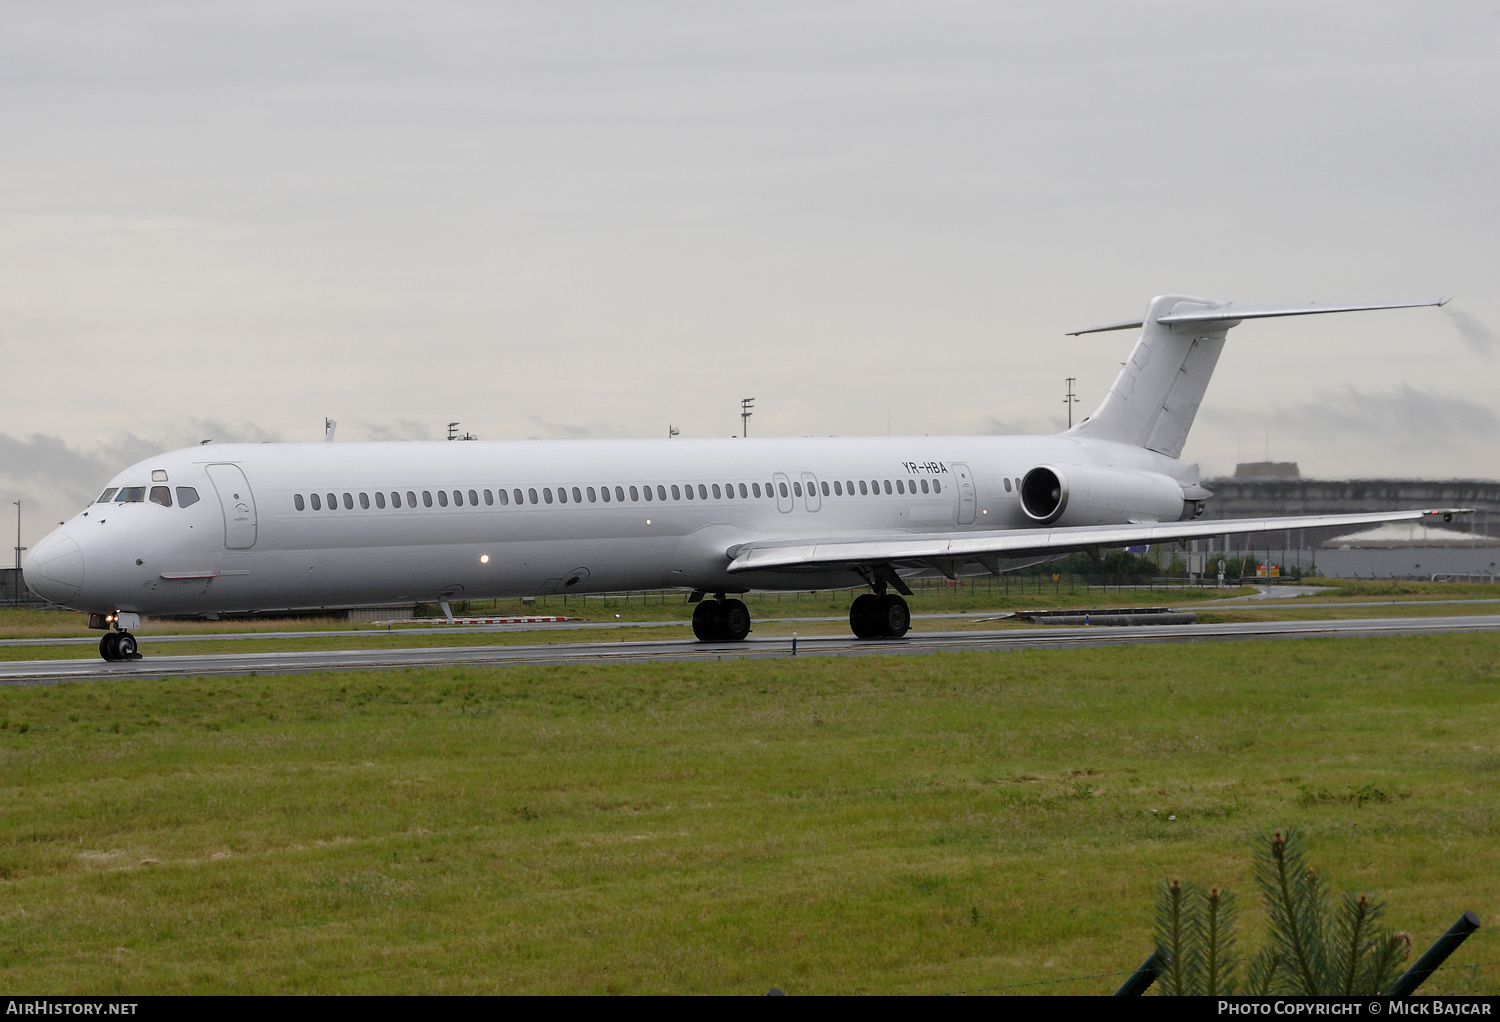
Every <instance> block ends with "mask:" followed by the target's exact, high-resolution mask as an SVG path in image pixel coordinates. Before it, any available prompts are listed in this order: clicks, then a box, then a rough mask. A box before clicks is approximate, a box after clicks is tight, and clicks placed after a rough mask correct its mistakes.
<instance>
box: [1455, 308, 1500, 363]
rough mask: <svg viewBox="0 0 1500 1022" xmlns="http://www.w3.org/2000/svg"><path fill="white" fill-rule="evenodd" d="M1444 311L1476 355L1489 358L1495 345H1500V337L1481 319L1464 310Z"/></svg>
mask: <svg viewBox="0 0 1500 1022" xmlns="http://www.w3.org/2000/svg"><path fill="white" fill-rule="evenodd" d="M1443 311H1444V312H1446V313H1447V314H1448V318H1449V319H1451V320H1453V325H1454V326H1456V327H1458V332H1459V333H1460V334H1461V335H1462V336H1463V339H1464V344H1466V345H1468V347H1469V350H1470V351H1472V352H1474V354H1476V355H1486V356H1488V355H1489V353H1490V351H1491V350H1492V349H1493V348H1494V347H1495V345H1496V344H1497V343H1500V336H1496V334H1495V331H1493V330H1491V329H1490V328H1489V327H1487V326H1485V325H1484V323H1482V322H1481V321H1480V320H1479V317H1477V316H1475V315H1472V314H1471V313H1467V312H1464V311H1463V310H1462V309H1449V308H1445V309H1443Z"/></svg>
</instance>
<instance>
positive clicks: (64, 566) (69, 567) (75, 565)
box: [21, 532, 83, 603]
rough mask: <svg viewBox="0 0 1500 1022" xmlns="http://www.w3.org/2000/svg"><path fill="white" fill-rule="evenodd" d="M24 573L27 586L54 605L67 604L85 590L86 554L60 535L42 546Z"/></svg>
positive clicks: (48, 539)
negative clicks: (84, 566)
mask: <svg viewBox="0 0 1500 1022" xmlns="http://www.w3.org/2000/svg"><path fill="white" fill-rule="evenodd" d="M21 570H22V572H23V573H24V575H25V577H26V587H27V588H28V589H30V590H31V591H32V592H34V593H36V594H37V595H38V596H40V597H41V598H42V599H44V600H47V601H48V602H50V603H67V602H68V601H69V600H71V599H73V597H75V596H77V595H78V593H79V591H80V590H81V589H83V551H82V550H81V549H79V547H78V544H77V543H76V542H74V540H73V538H72V537H71V536H65V535H63V534H62V533H60V532H54V533H53V534H52V535H50V536H48V537H47V538H46V539H44V540H42V541H41V542H40V543H38V544H37V545H36V548H35V549H33V550H32V551H31V553H29V554H27V555H26V561H25V563H24V564H23V565H22V566H21Z"/></svg>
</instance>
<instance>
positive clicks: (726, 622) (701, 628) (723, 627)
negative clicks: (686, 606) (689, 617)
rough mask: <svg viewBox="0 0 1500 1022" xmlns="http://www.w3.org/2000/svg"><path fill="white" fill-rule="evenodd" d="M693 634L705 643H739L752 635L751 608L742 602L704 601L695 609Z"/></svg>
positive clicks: (721, 598)
mask: <svg viewBox="0 0 1500 1022" xmlns="http://www.w3.org/2000/svg"><path fill="white" fill-rule="evenodd" d="M693 634H694V635H696V636H697V637H698V638H699V640H701V641H703V642H739V641H740V640H742V639H744V637H745V636H747V635H749V634H750V608H749V607H747V606H745V604H744V601H742V600H726V599H724V597H723V596H722V595H721V596H719V598H718V599H714V600H703V601H701V602H699V604H698V605H697V606H696V607H694V608H693Z"/></svg>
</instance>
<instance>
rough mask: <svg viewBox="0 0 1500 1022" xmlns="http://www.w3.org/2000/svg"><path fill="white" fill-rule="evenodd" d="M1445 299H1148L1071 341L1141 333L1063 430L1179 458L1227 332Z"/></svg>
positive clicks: (1172, 296)
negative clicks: (1250, 323)
mask: <svg viewBox="0 0 1500 1022" xmlns="http://www.w3.org/2000/svg"><path fill="white" fill-rule="evenodd" d="M1448 301H1449V299H1446V298H1443V299H1439V300H1437V301H1428V302H1382V303H1377V304H1373V305H1346V304H1339V305H1332V304H1327V303H1322V302H1308V303H1304V304H1296V305H1241V304H1237V303H1234V302H1217V301H1214V300H1213V299H1212V298H1194V297H1193V296H1191V295H1160V296H1158V297H1156V298H1153V299H1151V304H1150V305H1149V306H1147V308H1146V317H1145V319H1142V320H1130V321H1129V322H1125V323H1112V324H1110V325H1108V326H1096V327H1092V328H1090V329H1088V330H1075V331H1073V332H1072V333H1070V334H1069V335H1068V336H1070V337H1077V336H1079V335H1080V334H1093V333H1099V332H1101V331H1105V330H1134V329H1136V328H1137V327H1139V328H1140V331H1141V334H1140V337H1139V339H1137V340H1136V342H1135V347H1134V348H1132V349H1131V352H1130V358H1129V359H1127V360H1126V362H1125V368H1124V369H1121V370H1120V375H1119V376H1117V377H1116V378H1115V383H1114V386H1112V387H1110V388H1109V393H1108V394H1107V395H1105V397H1104V401H1103V403H1101V404H1100V405H1099V407H1098V409H1097V410H1095V412H1094V414H1093V415H1090V416H1089V417H1088V418H1086V419H1084V420H1083V421H1082V422H1080V423H1079V424H1078V425H1076V426H1074V427H1073V428H1072V429H1070V430H1068V434H1069V435H1070V436H1081V437H1090V438H1092V439H1097V440H1115V441H1118V442H1120V443H1127V444H1134V445H1135V446H1137V447H1145V448H1147V449H1148V450H1152V451H1156V452H1158V453H1160V454H1165V455H1166V456H1167V457H1169V458H1176V457H1178V456H1180V455H1181V454H1182V447H1183V444H1185V443H1186V442H1187V436H1188V431H1189V430H1190V429H1192V428H1193V419H1195V418H1196V417H1197V415H1198V405H1199V404H1200V403H1201V402H1202V401H1203V392H1204V391H1205V390H1207V389H1208V380H1209V377H1211V376H1212V375H1213V372H1214V366H1215V365H1216V364H1217V363H1218V361H1219V353H1220V352H1221V351H1223V350H1224V335H1225V334H1227V333H1228V332H1229V328H1230V327H1232V326H1238V325H1239V324H1240V323H1241V322H1243V321H1244V320H1247V319H1269V318H1271V317H1273V316H1310V315H1315V314H1317V313H1323V312H1363V311H1366V310H1370V309H1411V308H1417V307H1419V306H1428V305H1446V304H1447V303H1448Z"/></svg>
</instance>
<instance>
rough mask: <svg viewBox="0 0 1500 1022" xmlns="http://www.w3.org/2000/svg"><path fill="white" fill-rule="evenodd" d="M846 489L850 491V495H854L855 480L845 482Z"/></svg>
mask: <svg viewBox="0 0 1500 1022" xmlns="http://www.w3.org/2000/svg"><path fill="white" fill-rule="evenodd" d="M844 489H845V490H848V491H849V496H851V497H852V496H854V480H853V479H850V480H849V481H848V482H846V483H845V484H844Z"/></svg>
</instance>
